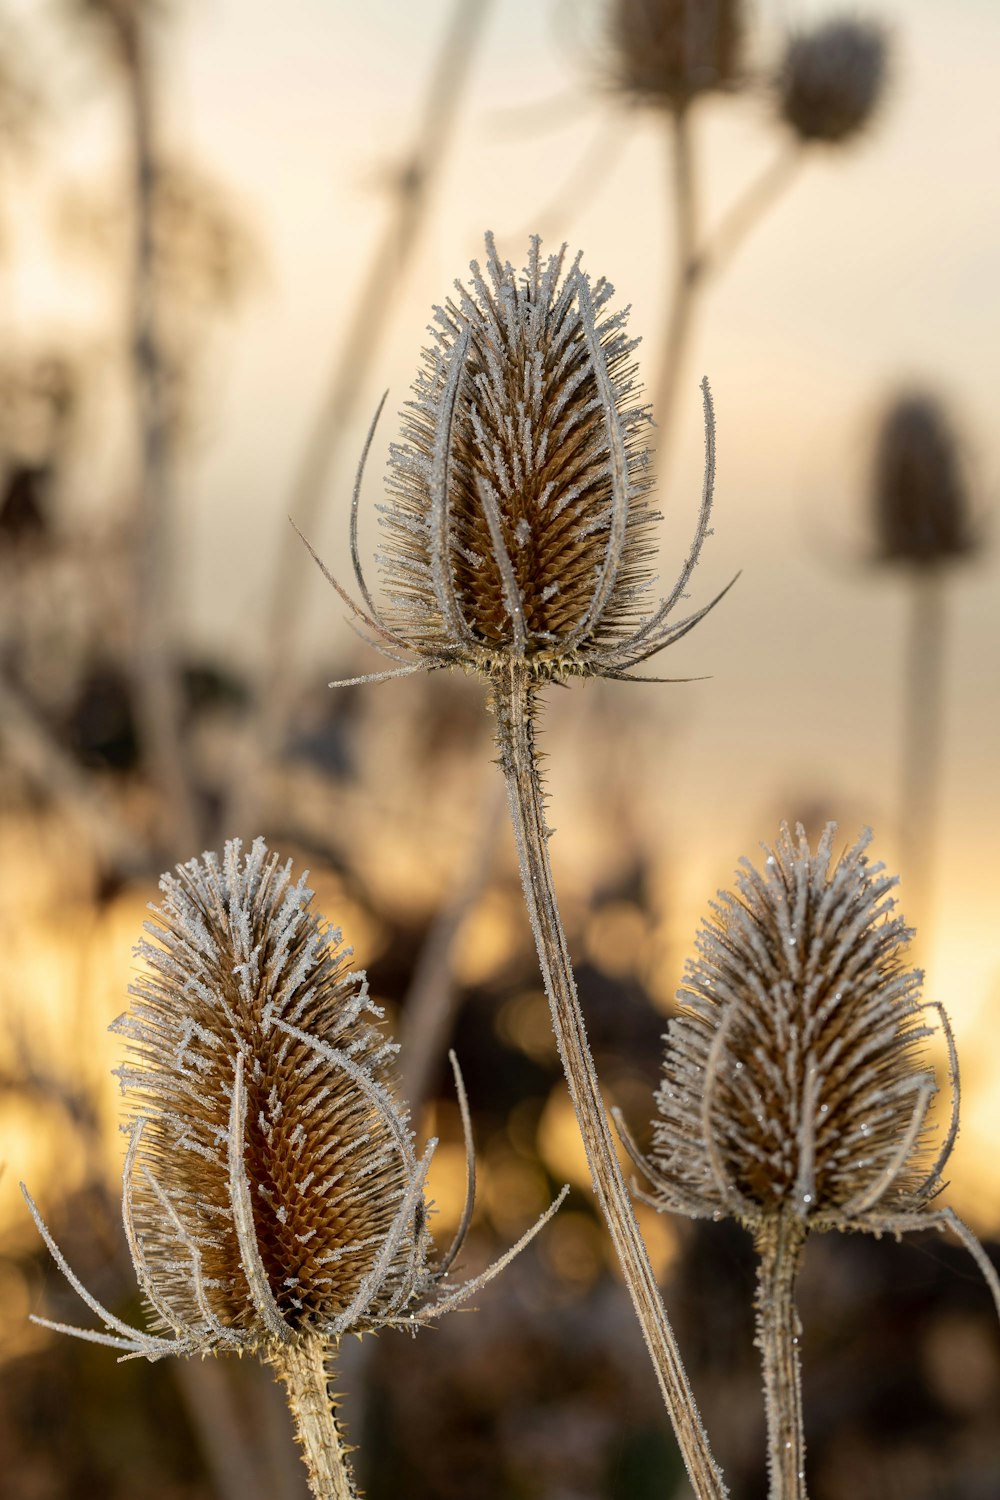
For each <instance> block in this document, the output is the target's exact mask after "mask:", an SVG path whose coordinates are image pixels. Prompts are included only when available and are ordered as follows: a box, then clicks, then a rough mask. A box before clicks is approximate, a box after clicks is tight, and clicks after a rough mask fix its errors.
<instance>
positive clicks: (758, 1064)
mask: <svg viewBox="0 0 1000 1500" xmlns="http://www.w3.org/2000/svg"><path fill="white" fill-rule="evenodd" d="M835 834H836V825H835V824H832V823H831V824H829V825H828V826H827V828H826V831H825V832H824V834H823V836H822V838H821V839H820V842H819V845H818V847H817V849H816V852H815V853H813V852H812V851H811V850H810V847H809V843H808V841H807V839H806V837H805V833H804V830H803V829H802V828H801V826H799V827H798V829H797V831H796V834H795V835H794V836H793V835H792V834H791V832H790V831H789V829H788V827H787V826H786V825H782V828H781V831H780V834H779V837H778V840H777V842H776V844H775V846H774V849H773V850H768V849H765V851H764V852H765V860H764V864H763V868H762V869H761V870H758V869H756V868H755V867H754V866H753V865H752V864H751V863H750V862H749V861H748V860H743V861H742V862H741V868H740V871H739V873H738V874H737V878H736V890H735V891H727V892H720V894H719V898H718V901H717V902H715V903H713V906H712V916H711V917H710V918H709V919H707V920H706V921H705V922H704V923H703V924H702V927H701V930H700V932H699V935H698V938H697V940H696V947H697V957H695V958H693V959H692V960H690V961H689V963H688V965H687V968H686V972H685V978H684V984H683V987H682V988H681V990H680V991H679V993H678V1000H679V1001H680V1002H681V1012H680V1014H679V1015H678V1016H677V1017H676V1018H675V1019H673V1020H671V1021H670V1023H669V1025H668V1028H667V1034H666V1037H665V1041H666V1053H665V1058H664V1065H663V1078H662V1082H661V1085H660V1089H659V1092H658V1094H657V1096H656V1102H657V1106H658V1110H659V1113H658V1117H657V1119H656V1120H655V1121H654V1124H653V1144H652V1147H651V1149H650V1152H649V1154H648V1156H645V1157H644V1156H642V1155H641V1154H640V1153H639V1152H638V1150H637V1149H636V1147H635V1146H634V1143H632V1142H631V1141H630V1140H627V1145H628V1148H629V1150H630V1152H631V1154H632V1156H633V1159H634V1160H635V1162H636V1164H637V1165H638V1166H639V1167H640V1169H641V1171H642V1172H643V1174H644V1176H645V1177H646V1178H647V1179H648V1181H649V1183H650V1184H651V1187H652V1191H651V1193H650V1194H649V1195H648V1201H650V1202H652V1203H653V1205H654V1206H655V1207H657V1208H659V1209H665V1210H671V1211H674V1212H677V1213H683V1214H687V1215H688V1216H690V1217H692V1218H716V1219H718V1218H722V1217H725V1216H732V1217H734V1218H736V1219H738V1220H739V1221H740V1222H741V1223H743V1224H744V1225H745V1226H746V1227H747V1228H749V1229H751V1230H752V1231H754V1232H755V1233H759V1232H760V1231H762V1230H766V1229H767V1227H768V1225H769V1224H773V1223H774V1222H775V1221H776V1220H777V1219H779V1218H782V1217H785V1218H787V1217H791V1218H793V1219H795V1220H798V1221H799V1223H800V1225H801V1228H802V1230H803V1231H806V1230H818V1231H823V1230H831V1229H840V1230H869V1231H873V1232H875V1233H876V1234H879V1233H883V1232H890V1233H901V1232H903V1231H904V1230H909V1229H921V1228H927V1227H930V1226H931V1225H938V1226H939V1227H942V1228H943V1227H945V1226H946V1225H947V1226H950V1227H951V1228H952V1229H953V1230H954V1231H955V1232H956V1233H957V1234H958V1235H959V1237H960V1238H961V1239H962V1240H963V1242H964V1243H966V1245H967V1246H968V1247H969V1249H970V1250H971V1251H972V1253H973V1254H974V1255H975V1257H976V1259H977V1262H978V1263H979V1264H980V1266H981V1268H982V1269H983V1272H984V1274H985V1275H986V1277H987V1280H988V1282H989V1285H990V1289H991V1291H992V1292H993V1296H994V1300H995V1301H996V1302H997V1306H998V1311H1000V1282H998V1280H997V1276H996V1273H995V1272H994V1270H993V1268H992V1266H991V1265H990V1263H989V1261H988V1260H986V1257H985V1255H984V1253H983V1251H982V1250H981V1248H980V1247H979V1245H978V1243H977V1242H976V1241H975V1239H974V1238H973V1237H972V1235H971V1232H970V1231H969V1230H968V1229H967V1228H966V1227H965V1225H964V1224H962V1223H961V1221H960V1220H958V1219H957V1218H956V1217H955V1215H954V1214H953V1213H952V1212H951V1210H949V1209H942V1208H939V1207H937V1206H936V1205H935V1200H936V1198H937V1197H938V1195H939V1194H940V1193H941V1191H942V1189H943V1187H944V1186H945V1183H944V1180H943V1178H942V1175H941V1174H942V1172H943V1170H944V1167H945V1164H946V1162H947V1160H948V1157H949V1155H950V1154H951V1150H952V1147H953V1145H954V1143H955V1138H956V1135H957V1133H958V1059H957V1055H956V1052H955V1046H954V1041H953V1038H952V1033H951V1028H950V1026H949V1024H948V1019H947V1016H946V1014H945V1012H944V1010H943V1008H942V1007H941V1006H940V1005H938V1004H933V1003H932V1004H927V1003H926V1002H924V1001H923V1000H922V999H921V993H920V989H921V984H922V981H923V975H922V974H921V972H920V971H919V970H917V969H913V968H911V967H909V965H908V963H907V946H908V943H909V940H910V938H911V937H912V932H911V930H910V929H909V928H907V926H906V924H905V922H904V919H903V917H902V916H901V915H900V914H899V913H898V912H897V911H896V903H895V900H894V898H893V896H892V891H893V889H894V888H895V886H896V884H897V880H896V878H895V877H893V876H889V875H887V874H886V873H885V870H884V867H883V866H882V865H881V864H872V863H870V862H869V859H868V855H867V849H868V846H869V843H870V841H871V834H870V832H867V831H866V832H865V833H864V834H863V835H862V836H861V838H859V839H858V841H857V843H856V844H855V845H854V846H853V847H852V848H850V849H848V850H846V851H845V852H844V853H843V854H841V855H840V857H839V859H834V853H833V841H834V837H835ZM932 1013H933V1016H936V1018H937V1020H938V1022H939V1025H940V1028H941V1030H942V1032H943V1035H944V1039H945V1042H946V1045H947V1051H948V1057H949V1072H950V1081H951V1087H952V1111H951V1118H950V1123H949V1124H948V1126H947V1129H946V1131H945V1134H944V1139H943V1141H942V1142H941V1143H940V1145H939V1146H938V1148H937V1149H936V1151H935V1150H934V1147H933V1128H932V1126H931V1125H930V1123H929V1118H928V1117H929V1110H930V1106H931V1102H932V1100H933V1099H934V1096H935V1094H936V1093H937V1083H936V1081H935V1076H934V1072H933V1069H932V1067H931V1065H930V1062H929V1060H928V1056H927V1049H926V1043H927V1040H928V1038H930V1037H931V1036H932V1035H933V1034H934V1030H935V1028H934V1027H933V1026H932V1025H930V1024H928V1022H929V1020H930V1019H931V1018H932Z"/></svg>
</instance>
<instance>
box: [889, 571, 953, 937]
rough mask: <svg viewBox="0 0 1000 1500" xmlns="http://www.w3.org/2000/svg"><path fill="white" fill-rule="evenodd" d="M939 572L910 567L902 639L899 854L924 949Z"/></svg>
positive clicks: (937, 743) (938, 744)
mask: <svg viewBox="0 0 1000 1500" xmlns="http://www.w3.org/2000/svg"><path fill="white" fill-rule="evenodd" d="M944 590H945V578H944V570H943V569H942V568H935V567H926V568H915V569H913V573H912V580H911V597H910V625H909V633H908V640H907V645H906V687H905V692H906V701H905V708H904V721H903V760H902V766H901V776H900V782H901V786H900V790H901V798H902V805H901V808H900V857H901V863H902V869H903V878H904V880H905V881H906V889H907V897H906V905H907V915H908V918H909V921H910V922H911V924H912V925H914V926H915V927H916V929H917V936H918V939H921V938H922V940H923V941H922V949H923V952H924V953H925V954H926V952H927V938H928V923H929V915H930V895H931V884H932V874H933V864H934V852H935V840H936V833H937V811H938V801H939V798H940V792H941V763H942V753H941V752H942V746H943V726H944V679H945V651H944V646H945V600H944Z"/></svg>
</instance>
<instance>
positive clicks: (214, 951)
mask: <svg viewBox="0 0 1000 1500" xmlns="http://www.w3.org/2000/svg"><path fill="white" fill-rule="evenodd" d="M161 890H162V891H163V903H162V905H161V906H160V907H153V908H152V913H153V915H152V919H151V920H150V921H148V922H147V923H146V931H147V934H148V937H147V939H146V940H144V941H143V942H142V943H141V944H140V945H139V948H138V949H137V950H136V951H137V954H138V955H139V956H141V957H142V958H143V959H144V960H145V963H146V965H147V969H146V972H145V973H144V974H143V975H142V976H141V977H140V978H139V979H137V980H136V982H135V983H134V984H133V985H132V986H131V987H130V993H131V995H132V1001H133V1003H132V1006H131V1009H130V1010H129V1011H127V1012H126V1013H125V1014H124V1015H123V1016H121V1017H119V1019H118V1020H117V1021H116V1022H115V1023H114V1026H113V1028H112V1029H113V1030H115V1031H117V1032H118V1033H119V1034H120V1035H122V1036H124V1037H125V1038H126V1039H127V1042H128V1048H129V1059H128V1061H127V1062H125V1063H124V1064H123V1065H122V1066H121V1067H120V1068H119V1069H118V1070H117V1071H118V1076H119V1079H120V1081H121V1087H122V1091H123V1093H124V1095H125V1097H126V1099H127V1100H128V1102H129V1105H130V1107H131V1113H130V1116H129V1119H128V1122H127V1125H126V1126H125V1129H126V1130H127V1132H128V1135H129V1147H128V1152H127V1156H126V1160H125V1169H124V1176H123V1194H122V1212H123V1218H124V1224H125V1231H126V1235H127V1237H128V1243H129V1248H130V1250H131V1253H132V1259H133V1261H134V1264H135V1269H136V1275H137V1277H138V1281H139V1285H140V1288H141V1290H142V1292H143V1294H144V1296H145V1299H146V1302H147V1304H148V1307H149V1310H150V1313H151V1316H152V1327H153V1331H152V1332H149V1333H144V1332H139V1331H137V1330H135V1329H132V1328H130V1327H129V1326H128V1325H127V1324H124V1323H122V1322H121V1321H120V1320H119V1319H118V1318H116V1317H115V1316H114V1315H113V1314H111V1313H109V1312H107V1311H106V1310H105V1309H104V1308H102V1307H101V1306H100V1304H99V1303H97V1302H96V1301H95V1300H94V1299H93V1298H92V1297H91V1296H90V1295H89V1293H88V1292H87V1291H86V1290H85V1288H83V1287H82V1285H81V1284H80V1283H79V1282H78V1280H77V1279H76V1278H75V1276H74V1275H73V1273H72V1272H71V1271H70V1270H69V1267H68V1266H67V1264H66V1262H65V1260H64V1259H63V1257H62V1255H61V1252H60V1251H59V1250H58V1248H57V1247H56V1245H55V1243H54V1241H53V1240H52V1238H51V1236H50V1235H49V1233H48V1230H47V1229H46V1227H45V1225H44V1224H43V1223H42V1221H41V1218H40V1216H39V1215H38V1212H37V1210H36V1209H35V1207H34V1205H33V1204H32V1203H31V1200H30V1198H29V1199H28V1202H29V1205H30V1206H31V1209H32V1212H33V1213H34V1215H35V1219H36V1222H37V1223H38V1225H39V1228H40V1229H41V1231H42V1234H43V1235H44V1237H45V1239H46V1242H47V1243H48V1245H49V1248H50V1249H51V1251H52V1253H53V1255H54V1256H55V1258H56V1260H57V1262H58V1263H59V1265H60V1268H61V1269H62V1270H63V1272H64V1274H65V1275H66V1276H67V1277H68V1279H69V1280H70V1282H71V1284H72V1285H73V1286H74V1288H75V1290H76V1291H77V1292H78V1293H79V1294H80V1296H81V1297H83V1299H84V1300H85V1301H86V1302H87V1304H88V1306H90V1307H91V1308H92V1309H93V1310H94V1311H95V1312H96V1313H97V1314H98V1315H99V1316H100V1317H101V1318H102V1320H103V1322H104V1324H105V1328H106V1330H107V1331H106V1332H104V1333H99V1332H92V1331H89V1330H84V1329H76V1328H70V1329H66V1328H65V1327H64V1325H61V1324H52V1323H47V1322H44V1320H41V1319H39V1320H38V1321H40V1322H43V1323H44V1326H46V1327H53V1328H57V1329H59V1330H61V1331H65V1332H71V1333H76V1334H78V1335H79V1336H81V1337H83V1338H89V1339H92V1340H94V1341H96V1342H99V1343H105V1344H110V1345H111V1346H112V1347H114V1348H117V1349H121V1350H123V1351H124V1352H125V1353H126V1354H129V1355H135V1354H140V1355H145V1356H146V1357H147V1358H149V1359H158V1358H160V1357H161V1356H162V1355H164V1354H169V1353H181V1354H190V1353H195V1352H198V1353H206V1352H211V1351H221V1350H227V1349H231V1350H235V1351H237V1352H259V1353H261V1354H262V1355H263V1357H265V1358H268V1359H272V1360H274V1361H275V1362H280V1358H281V1354H282V1350H283V1349H284V1348H286V1347H287V1346H289V1345H294V1344H299V1343H302V1342H303V1341H307V1342H308V1341H310V1340H315V1339H317V1338H319V1339H322V1340H323V1341H326V1342H328V1343H334V1342H336V1340H337V1339H339V1338H340V1337H341V1336H342V1335H343V1334H344V1333H347V1332H349V1331H350V1332H356V1333H363V1332H365V1331H367V1330H372V1329H377V1328H381V1327H385V1326H387V1325H392V1324H405V1325H407V1326H415V1325H416V1324H418V1323H422V1322H426V1321H427V1320H428V1319H429V1318H431V1317H434V1316H436V1315H438V1314H439V1313H441V1312H443V1311H445V1310H446V1309H447V1308H448V1307H451V1306H453V1305H454V1304H455V1303H456V1302H458V1301H461V1300H463V1299H464V1297H465V1296H467V1295H469V1294H470V1293H471V1292H472V1291H473V1290H474V1289H475V1287H477V1286H479V1285H482V1284H483V1280H484V1278H482V1277H481V1278H478V1279H477V1281H475V1282H469V1283H467V1284H465V1285H464V1286H460V1287H457V1288H454V1289H452V1290H450V1291H449V1290H443V1291H442V1289H441V1285H440V1284H441V1282H442V1278H443V1277H444V1276H445V1275H446V1273H447V1271H448V1269H449V1267H450V1265H451V1262H452V1260H453V1258H454V1255H455V1254H456V1253H457V1250H458V1248H459V1245H460V1243H461V1237H462V1234H464V1229H465V1227H466V1226H467V1223H468V1217H469V1212H471V1192H472V1185H473V1174H472V1172H471V1169H470V1183H469V1187H470V1198H469V1203H468V1204H467V1212H466V1214H465V1216H464V1217H463V1221H462V1226H461V1230H460V1233H459V1235H458V1236H457V1237H456V1241H455V1244H454V1245H453V1246H452V1248H451V1250H449V1251H448V1253H447V1254H446V1255H444V1256H442V1257H441V1258H440V1259H438V1258H437V1257H436V1256H434V1254H433V1250H432V1244H431V1240H430V1236H429V1232H428V1228H427V1208H426V1204H425V1200H424V1182H425V1179H426V1175H427V1169H428V1166H429V1163H430V1158H431V1155H432V1153H433V1149H434V1145H435V1143H434V1142H431V1143H430V1144H429V1145H428V1147H427V1150H426V1151H425V1152H424V1154H423V1156H422V1158H420V1159H418V1158H417V1156H416V1154H415V1152H414V1149H413V1138H412V1134H411V1131H410V1129H409V1126H408V1123H407V1118H406V1114H405V1111H403V1110H402V1109H401V1108H400V1107H399V1105H398V1104H397V1103H396V1102H395V1100H394V1098H393V1094H392V1087H393V1066H392V1061H393V1056H394V1053H395V1051H396V1047H395V1044H394V1043H393V1042H392V1041H390V1040H389V1039H387V1037H386V1035H385V1032H384V1030H383V1029H382V1027H381V1026H380V1025H379V1024H378V1022H379V1021H380V1018H381V1011H380V1010H379V1009H378V1008H377V1007H376V1006H375V1005H373V1004H372V1002H371V1000H370V998H369V996H368V991H367V984H366V981H365V977H364V975H363V974H362V973H358V972H355V971H352V970H351V968H350V965H349V959H350V954H351V950H350V949H349V948H348V949H344V948H342V947H341V946H340V934H339V932H335V931H332V930H331V929H330V928H329V927H327V926H326V925H325V923H324V922H323V921H322V920H321V919H320V918H318V917H317V916H316V915H314V914H313V913H312V911H311V910H310V901H311V898H312V892H311V891H310V890H309V889H308V887H307V886H306V884H305V877H304V876H303V877H302V878H300V879H299V880H298V881H297V882H293V881H292V877H291V869H290V864H281V863H280V862H279V860H278V857H277V855H275V854H269V853H268V851H267V849H266V847H265V845H264V841H263V840H262V839H258V840H257V841H256V842H255V843H254V845H253V848H252V849H251V850H250V852H249V853H248V854H247V855H246V856H245V857H243V856H242V853H241V846H240V844H239V841H233V842H231V843H228V844H227V845H226V848H225V853H224V856H223V858H222V859H221V860H220V859H219V858H218V856H216V855H213V854H206V855H205V856H204V858H203V859H202V860H191V861H190V862H189V863H188V864H185V865H181V866H178V870H177V874H176V875H166V876H164V877H163V879H162V881H161ZM456 1081H457V1084H458V1089H459V1100H460V1104H461V1106H462V1112H463V1119H465V1121H466V1123H467V1122H468V1112H467V1108H466V1105H465V1099H464V1091H463V1089H462V1086H461V1080H460V1076H459V1075H457V1074H456ZM470 1161H471V1158H470ZM26 1196H27V1194H26ZM518 1248H519V1247H518ZM505 1259H506V1257H505ZM499 1266H500V1263H499V1262H498V1263H497V1266H495V1267H493V1268H491V1270H490V1272H489V1273H487V1279H488V1277H489V1276H491V1275H492V1274H494V1273H495V1271H496V1270H497V1269H499ZM435 1291H437V1293H438V1295H437V1300H436V1301H435V1300H433V1299H432V1298H431V1296H430V1294H431V1293H432V1292H435Z"/></svg>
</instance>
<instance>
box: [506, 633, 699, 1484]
mask: <svg viewBox="0 0 1000 1500" xmlns="http://www.w3.org/2000/svg"><path fill="white" fill-rule="evenodd" d="M505 672H506V674H507V675H505V676H504V677H502V678H500V679H498V680H497V681H496V682H495V683H494V686H493V710H494V712H495V714H496V719H497V747H498V749H499V752H500V765H501V768H502V770H503V773H504V776H505V778H506V782H507V796H508V800H509V803H510V814H511V820H512V822H513V826H514V836H515V839H516V841H517V853H518V862H519V865H520V870H521V885H522V888H523V890H524V899H525V903H526V905H527V908H528V915H529V917H530V919H531V927H532V931H533V932H534V935H535V944H536V947H537V949H538V961H539V964H540V966H541V971H542V978H543V980H544V983H545V993H546V995H547V996H548V1000H549V1007H550V1009H551V1012H552V1024H553V1029H554V1031H555V1036H556V1042H557V1044H558V1047H559V1056H560V1057H561V1059H562V1064H563V1069H564V1072H565V1074H566V1082H567V1084H568V1085H569V1092H570V1098H571V1099H572V1101H573V1108H574V1109H575V1111H576V1117H577V1120H578V1122H579V1125H580V1134H581V1136H582V1137H583V1144H584V1147H585V1149H586V1152H587V1161H588V1163H589V1165H590V1174H591V1179H592V1181H593V1185H594V1192H595V1193H596V1195H597V1200H598V1203H599V1204H600V1207H601V1212H602V1214H603V1215H604V1218H605V1220H606V1222H607V1225H608V1229H609V1231H610V1234H611V1238H612V1241H613V1243H614V1247H615V1251H616V1253H617V1255H618V1260H619V1263H620V1265H621V1268H622V1273H623V1275H624V1278H625V1284H626V1286H627V1287H628V1290H629V1295H630V1296H631V1298H632V1305H633V1307H634V1308H635V1311H636V1316H637V1317H638V1319H639V1325H640V1327H641V1329H642V1333H643V1337H644V1339H645V1341H646V1347H647V1349H648V1350H649V1355H650V1358H651V1359H652V1361H653V1366H654V1369H655V1370H656V1375H657V1379H658V1381H659V1384H660V1390H661V1391H662V1393H663V1398H664V1401H665V1402H666V1406H667V1411H668V1413H669V1416H670V1420H671V1422H672V1423H673V1427H674V1432H675V1434H676V1437H677V1442H678V1444H679V1446H680V1450H681V1454H682V1456H683V1459H684V1463H685V1466H686V1468H687V1471H688V1476H689V1478H690V1480H691V1485H692V1488H693V1489H694V1492H695V1495H696V1496H698V1497H699V1500H721V1497H724V1496H725V1495H726V1488H725V1484H724V1482H723V1479H722V1474H721V1472H720V1470H719V1468H718V1466H717V1464H716V1462H715V1459H714V1458H713V1456H712V1452H711V1449H710V1448H709V1445H708V1437H707V1435H706V1433H705V1429H704V1427H703V1426H702V1423H701V1419H700V1417H699V1415H698V1409H697V1407H696V1405H695V1400H694V1396H693V1394H692V1392H691V1387H690V1385H689V1384H688V1379H687V1374H686V1372H685V1369H684V1365H683V1363H682V1362H681V1357H680V1352H679V1350H678V1348H677V1341H676V1339H675V1337H674V1333H673V1329H672V1328H671V1326H670V1323H669V1321H668V1319H667V1314H666V1309H665V1308H664V1305H663V1299H662V1298H661V1296H660V1293H659V1290H658V1288H657V1285H656V1278H655V1277H654V1275H653V1270H652V1267H651V1265H650V1263H649V1256H648V1254H647V1252H646V1247H645V1245H644V1243H643V1240H642V1236H641V1234H640V1233H639V1225H638V1223H637V1222H636V1217H635V1211H634V1209H633V1207H632V1200H631V1197H630V1196H629V1191H628V1188H627V1186H626V1183H625V1178H624V1176H623V1174H622V1170H621V1166H620V1164H619V1161H618V1156H617V1153H616V1151H615V1146H614V1141H613V1139H612V1136H611V1130H610V1127H609V1125H608V1120H607V1115H606V1113H605V1109H604V1101H603V1100H602V1098H601V1091H600V1084H599V1081H598V1077H597V1070H596V1068H595V1066H594V1060H593V1057H592V1055H591V1052H590V1047H589V1045H588V1043H587V1032H586V1026H585V1023H584V1019H583V1012H582V1011H581V1009H580V1001H579V999H578V997H577V993H576V983H575V981H574V978H573V969H572V965H571V963H570V957H569V948H568V945H567V942H566V935H565V933H564V931H563V926H562V921H561V918H560V915H559V908H558V905H557V903H556V895H555V888H554V885H553V880H552V869H551V866H550V864H549V855H548V837H549V830H548V829H547V827H546V825H545V809H544V802H543V797H542V790H541V782H540V778H539V773H538V763H537V757H536V751H535V738H534V723H533V714H534V710H535V707H536V705H537V696H536V695H537V691H538V689H537V687H536V686H535V685H533V684H532V683H531V681H530V679H529V677H528V673H527V671H526V669H525V667H524V665H523V664H522V663H518V662H514V663H512V664H510V666H509V667H507V668H506V669H505Z"/></svg>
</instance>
